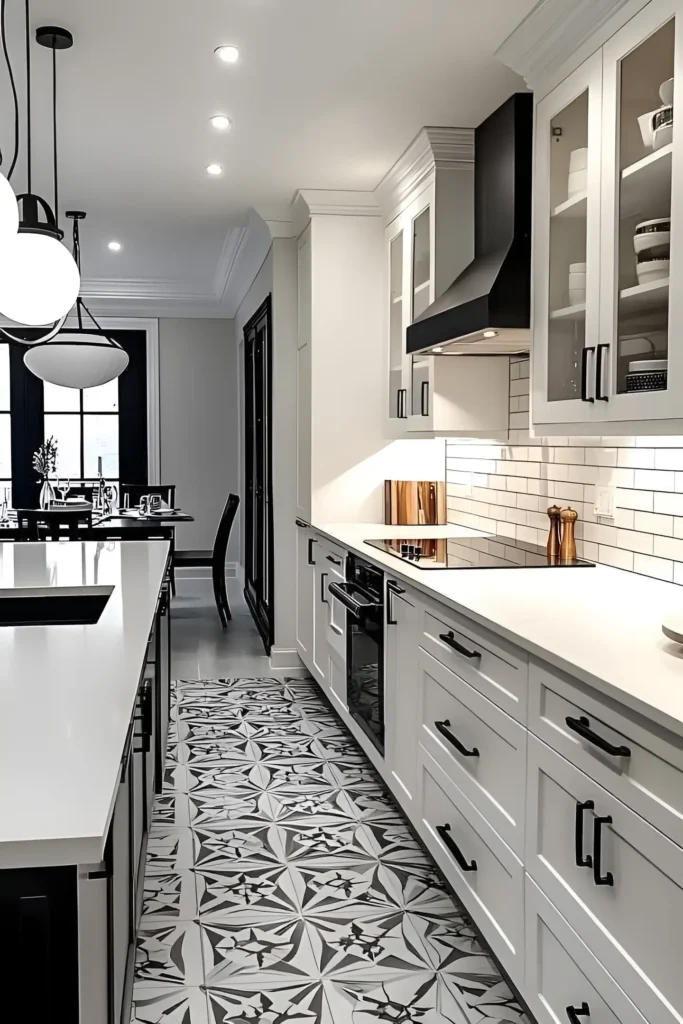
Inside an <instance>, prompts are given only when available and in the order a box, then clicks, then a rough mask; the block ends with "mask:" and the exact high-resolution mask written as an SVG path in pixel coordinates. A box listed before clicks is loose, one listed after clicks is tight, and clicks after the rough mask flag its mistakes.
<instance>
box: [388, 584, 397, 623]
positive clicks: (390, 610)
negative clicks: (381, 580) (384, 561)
mask: <svg viewBox="0 0 683 1024" xmlns="http://www.w3.org/2000/svg"><path fill="white" fill-rule="evenodd" d="M393 593H394V591H393V590H389V587H387V626H398V620H397V619H395V618H394V617H393V615H392V610H393V609H392V607H391V597H392V594H393Z"/></svg>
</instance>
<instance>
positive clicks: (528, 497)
mask: <svg viewBox="0 0 683 1024" xmlns="http://www.w3.org/2000/svg"><path fill="white" fill-rule="evenodd" d="M517 507H518V508H526V509H528V510H529V511H530V512H538V511H539V509H540V507H541V506H540V503H539V500H538V498H537V497H536V495H534V494H518V495H517Z"/></svg>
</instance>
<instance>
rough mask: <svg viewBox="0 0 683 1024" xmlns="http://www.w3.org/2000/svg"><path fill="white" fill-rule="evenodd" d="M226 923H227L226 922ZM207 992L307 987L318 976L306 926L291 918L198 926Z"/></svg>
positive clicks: (207, 923) (201, 924)
mask: <svg viewBox="0 0 683 1024" xmlns="http://www.w3.org/2000/svg"><path fill="white" fill-rule="evenodd" d="M226 921H230V918H226ZM200 928H201V937H202V953H203V956H204V970H205V972H206V986H207V987H208V988H221V989H224V988H225V989H231V988H232V987H233V985H234V984H235V982H242V983H247V984H252V985H253V984H254V982H255V981H256V980H257V979H258V983H259V984H260V985H263V986H264V987H265V986H269V987H280V986H285V985H289V984H292V983H301V982H304V983H305V982H307V981H308V980H309V979H310V978H311V977H312V976H314V975H315V973H316V972H317V970H318V965H317V964H316V961H315V960H314V958H313V951H312V949H311V946H310V943H309V942H308V941H307V936H306V926H305V925H304V922H303V921H300V920H297V919H296V917H295V916H291V915H288V917H287V918H286V919H285V920H282V919H279V918H268V917H266V916H265V915H264V916H263V917H262V919H261V920H259V921H257V922H254V923H252V924H248V925H242V924H236V923H235V924H233V923H232V921H230V923H224V922H222V921H220V922H219V921H207V922H203V921H201V922H200Z"/></svg>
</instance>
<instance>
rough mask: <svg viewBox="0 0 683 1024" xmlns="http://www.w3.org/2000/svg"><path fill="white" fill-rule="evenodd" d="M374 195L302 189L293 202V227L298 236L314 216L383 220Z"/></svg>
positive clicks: (321, 189)
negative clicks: (378, 218)
mask: <svg viewBox="0 0 683 1024" xmlns="http://www.w3.org/2000/svg"><path fill="white" fill-rule="evenodd" d="M381 216H382V211H381V209H380V207H379V206H378V204H377V199H376V197H375V194H374V192H352V191H343V190H340V189H325V188H302V189H299V191H298V192H297V193H296V195H295V196H294V199H293V201H292V225H293V227H294V231H295V234H296V236H297V237H298V236H299V235H300V234H301V232H302V231H303V230H304V228H305V227H306V225H307V224H308V222H309V220H310V219H311V217H381Z"/></svg>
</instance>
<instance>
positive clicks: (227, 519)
mask: <svg viewBox="0 0 683 1024" xmlns="http://www.w3.org/2000/svg"><path fill="white" fill-rule="evenodd" d="M239 503H240V499H239V495H237V494H230V495H228V500H227V501H226V503H225V508H224V509H223V515H222V516H221V519H220V522H219V524H218V530H217V531H216V539H215V540H214V542H213V551H212V552H211V554H210V555H195V554H193V553H192V552H191V551H178V552H176V555H175V566H176V567H178V566H183V567H192V568H195V567H201V566H209V565H210V566H211V576H212V578H213V596H214V597H215V599H216V608H217V609H218V614H219V616H220V620H221V624H222V626H223V627H225V626H227V624H228V621H229V620H230V619H231V618H232V614H231V612H230V604H229V602H228V593H227V590H226V587H225V555H226V552H227V550H228V542H229V540H230V533H231V531H232V524H233V523H234V521H235V515H236V513H237V509H238V508H239Z"/></svg>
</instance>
